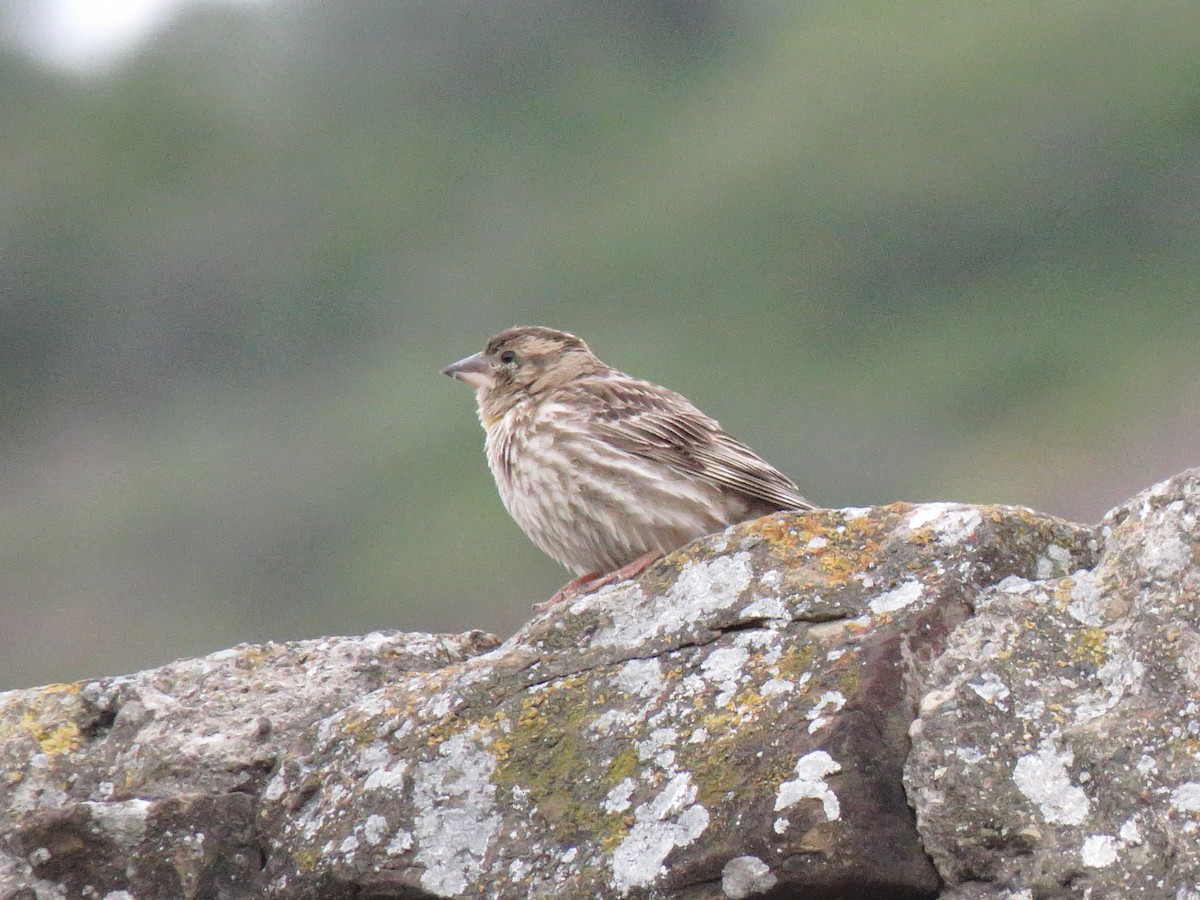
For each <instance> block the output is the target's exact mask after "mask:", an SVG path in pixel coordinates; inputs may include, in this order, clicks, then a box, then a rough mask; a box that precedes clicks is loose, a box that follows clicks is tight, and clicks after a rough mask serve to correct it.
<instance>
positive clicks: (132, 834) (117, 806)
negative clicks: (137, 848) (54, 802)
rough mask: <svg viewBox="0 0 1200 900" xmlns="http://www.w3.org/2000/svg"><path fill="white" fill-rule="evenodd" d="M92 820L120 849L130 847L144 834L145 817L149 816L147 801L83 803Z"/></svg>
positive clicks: (148, 803) (148, 802)
mask: <svg viewBox="0 0 1200 900" xmlns="http://www.w3.org/2000/svg"><path fill="white" fill-rule="evenodd" d="M81 805H82V806H85V807H87V809H88V812H90V813H91V816H92V819H93V820H94V821H95V822H96V823H97V824H99V825H100V827H101V828H103V829H104V831H105V833H106V835H107V836H108V837H109V838H110V839H112V840H113V841H115V842H116V843H117V844H119V845H121V846H122V847H131V846H133V845H134V844H136V843H137V842H138V841H140V840H141V839H142V837H143V835H145V833H146V817H147V816H148V815H149V814H150V801H149V800H123V801H121V802H119V803H112V802H107V803H93V802H90V801H85V802H84V803H82V804H81Z"/></svg>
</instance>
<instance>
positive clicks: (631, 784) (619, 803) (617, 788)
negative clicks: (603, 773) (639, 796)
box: [604, 778, 637, 815]
mask: <svg viewBox="0 0 1200 900" xmlns="http://www.w3.org/2000/svg"><path fill="white" fill-rule="evenodd" d="M636 787H637V782H635V781H634V780H633V779H632V778H623V779H622V780H621V781H618V782H617V783H616V784H615V785H614V786H613V787H612V789H611V790H609V792H608V796H607V797H605V798H604V811H605V812H606V813H608V814H609V815H613V814H615V813H621V812H625V810H627V809H629V807H630V806H631V805H632V804H633V800H632V798H633V791H634V788H636Z"/></svg>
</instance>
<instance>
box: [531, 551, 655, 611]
mask: <svg viewBox="0 0 1200 900" xmlns="http://www.w3.org/2000/svg"><path fill="white" fill-rule="evenodd" d="M660 559H662V554H661V553H659V552H658V551H651V552H650V553H644V554H642V555H641V556H639V557H638V558H637V559H635V560H634V561H633V562H631V563H627V564H626V565H623V566H621V568H619V569H613V571H611V572H609V573H608V574H607V575H597V574H596V573H595V572H588V573H587V574H586V575H580V576H579V577H578V578H575V579H573V580H571V581H568V582H567V583H566V584H564V585H563V586H562V587H560V588H559V589H558V592H557V593H556V594H555V595H554V596H553V597H551V598H550V599H549V600H547V601H546V602H545V603H537V604H535V605H534V607H533V608H534V609H536V610H537V611H538V612H542V611H543V610H546V609H549V608H550V607H551V606H553V605H554V604H556V603H561V602H562V601H563V600H572V599H574V598H575V597H578V596H580V595H581V594H590V593H591V592H592V591H598V590H599V589H600V588H602V587H604V586H605V585H606V584H616V583H617V582H619V581H625V580H626V579H629V578H636V577H637V576H638V575H641V574H642V573H643V572H645V571H646V570H647V569H648V568H650V566H652V565H653V564H654V563H655V562H656V561H657V560H660Z"/></svg>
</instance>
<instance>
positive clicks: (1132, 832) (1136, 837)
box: [1117, 816, 1142, 845]
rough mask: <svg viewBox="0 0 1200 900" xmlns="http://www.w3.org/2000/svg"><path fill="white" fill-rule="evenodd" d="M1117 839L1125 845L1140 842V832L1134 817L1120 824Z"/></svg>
mask: <svg viewBox="0 0 1200 900" xmlns="http://www.w3.org/2000/svg"><path fill="white" fill-rule="evenodd" d="M1117 837H1119V838H1120V839H1121V841H1122V842H1123V843H1124V844H1126V845H1137V844H1140V843H1141V842H1142V830H1141V828H1139V827H1138V822H1137V817H1136V816H1134V817H1133V818H1129V819H1126V820H1125V821H1124V822H1122V823H1121V827H1120V829H1119V830H1118V831H1117Z"/></svg>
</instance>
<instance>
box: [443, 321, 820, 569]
mask: <svg viewBox="0 0 1200 900" xmlns="http://www.w3.org/2000/svg"><path fill="white" fill-rule="evenodd" d="M443 371H444V372H445V374H447V375H451V376H453V377H455V378H458V379H460V380H462V381H464V382H466V383H468V384H470V385H471V386H472V387H474V388H475V389H476V400H477V403H478V407H479V419H480V421H481V422H482V424H483V427H484V430H485V431H486V432H487V440H486V448H487V458H488V465H489V467H490V468H491V470H492V475H493V476H494V477H495V479H496V486H497V487H498V488H499V490H500V497H501V499H502V500H503V502H504V506H505V508H506V509H507V510H508V512H509V514H510V515H511V516H512V517H513V518H514V519H515V520H516V522H517V524H518V525H520V526H521V529H522V530H523V531H524V532H525V533H526V534H527V535H528V536H529V538H530V539H531V540H532V541H533V542H534V543H535V544H537V545H538V547H540V548H541V549H542V550H543V551H545V552H546V553H547V554H548V555H549V556H551V557H553V558H554V559H556V560H557V561H558V562H560V563H562V565H564V566H566V567H567V568H568V569H570V570H571V571H573V572H575V573H576V574H577V575H581V576H582V575H584V574H585V573H589V574H594V573H607V572H612V571H614V570H622V569H623V567H625V568H628V567H629V566H630V564H631V563H634V562H635V561H638V560H639V559H644V558H646V557H647V556H648V555H649V554H654V555H658V554H665V553H669V552H671V551H672V550H675V549H677V548H679V547H681V546H683V545H684V544H686V543H688V542H689V541H691V540H693V539H695V538H697V537H700V536H701V535H705V534H710V533H712V532H714V531H718V530H720V529H722V528H724V527H725V526H726V525H729V524H732V523H734V522H740V521H744V520H746V519H750V518H757V517H758V516H762V515H766V514H768V513H771V512H776V511H778V510H783V509H811V508H812V504H810V503H809V502H808V501H807V500H805V499H804V498H803V497H801V496H800V493H799V491H798V490H797V488H796V485H795V484H793V483H792V481H791V480H790V479H789V478H787V476H785V475H783V474H781V473H780V472H779V471H777V470H776V469H774V468H773V467H772V466H770V465H769V464H768V463H766V462H765V461H763V460H762V459H761V458H760V457H759V456H758V455H757V454H755V453H754V451H752V450H751V449H750V448H749V447H747V446H746V445H745V444H743V443H742V442H741V441H739V440H737V439H736V438H734V437H732V436H731V435H729V434H728V433H727V432H725V431H724V430H723V429H722V428H721V426H720V424H719V423H718V422H717V421H716V420H715V419H712V418H710V417H709V416H707V415H705V414H704V413H702V412H701V411H700V410H698V409H697V408H696V407H695V406H693V405H692V404H691V402H689V401H688V399H687V398H686V397H683V396H682V395H680V394H677V393H675V392H674V391H670V390H667V389H666V388H663V387H659V386H658V385H656V384H651V383H650V382H647V381H642V380H640V379H637V378H633V377H631V376H629V375H626V374H624V373H623V372H620V371H618V370H617V369H614V368H612V367H611V366H608V365H606V364H605V363H603V362H601V361H600V360H599V359H597V358H596V356H594V355H593V354H592V352H591V350H590V349H589V348H588V346H587V344H585V343H584V342H583V341H582V340H580V339H579V338H577V337H575V336H574V335H572V334H568V333H566V332H563V331H555V330H553V329H550V328H538V327H532V326H525V327H519V328H510V329H508V330H507V331H502V332H501V333H500V334H498V335H496V336H495V337H494V338H492V339H491V340H490V341H489V342H488V345H487V347H486V348H485V349H484V350H483V351H482V352H480V353H476V354H474V355H473V356H469V357H467V358H466V359H463V360H460V361H459V362H457V363H455V364H454V365H452V366H449V367H447V368H446V369H444V370H443ZM626 574H627V573H626Z"/></svg>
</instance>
